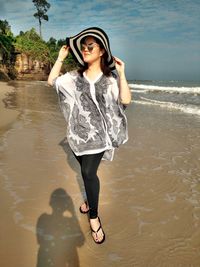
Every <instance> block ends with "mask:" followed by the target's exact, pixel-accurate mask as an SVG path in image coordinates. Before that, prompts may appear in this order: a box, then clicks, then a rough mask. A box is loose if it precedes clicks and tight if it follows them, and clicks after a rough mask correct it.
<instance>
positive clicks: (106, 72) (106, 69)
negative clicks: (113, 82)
mask: <svg viewBox="0 0 200 267" xmlns="http://www.w3.org/2000/svg"><path fill="white" fill-rule="evenodd" d="M87 37H89V36H86V37H85V38H83V39H82V40H81V43H82V44H83V43H84V42H85V39H86V38H87ZM91 37H92V38H94V40H95V42H96V43H97V44H98V45H99V47H100V49H104V53H103V55H102V56H101V62H100V67H101V71H102V72H103V74H104V75H106V76H110V75H111V69H110V68H109V66H108V62H107V58H108V54H107V52H106V50H105V48H104V46H103V44H102V42H101V41H100V40H99V39H98V38H95V37H94V36H91ZM87 69H88V64H87V63H85V64H84V66H81V67H80V68H79V69H78V73H79V74H80V75H81V76H83V72H84V71H85V70H87Z"/></svg>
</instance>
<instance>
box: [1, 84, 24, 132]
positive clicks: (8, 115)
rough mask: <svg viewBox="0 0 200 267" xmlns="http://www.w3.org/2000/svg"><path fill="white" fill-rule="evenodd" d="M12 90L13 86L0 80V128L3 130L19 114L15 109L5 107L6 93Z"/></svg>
mask: <svg viewBox="0 0 200 267" xmlns="http://www.w3.org/2000/svg"><path fill="white" fill-rule="evenodd" d="M13 91H14V87H13V86H10V85H8V82H2V81H0V114H1V120H0V130H4V129H6V128H7V127H9V125H11V124H12V123H13V122H14V121H15V120H16V118H17V117H18V115H19V114H20V113H19V112H18V111H16V110H13V109H9V108H6V107H5V103H4V100H5V98H6V95H7V94H9V93H12V92H13Z"/></svg>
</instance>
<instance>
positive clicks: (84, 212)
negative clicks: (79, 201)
mask: <svg viewBox="0 0 200 267" xmlns="http://www.w3.org/2000/svg"><path fill="white" fill-rule="evenodd" d="M84 203H85V205H86V207H88V208H89V206H88V203H87V201H86V200H85V201H84ZM81 206H82V205H81ZM81 206H80V208H79V211H80V213H83V214H86V213H88V212H89V210H90V209H88V210H87V211H83V210H82V209H81Z"/></svg>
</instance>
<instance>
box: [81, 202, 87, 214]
mask: <svg viewBox="0 0 200 267" xmlns="http://www.w3.org/2000/svg"><path fill="white" fill-rule="evenodd" d="M79 210H80V212H81V213H88V211H89V206H88V203H87V201H85V202H84V203H83V204H82V205H81V206H80V208H79Z"/></svg>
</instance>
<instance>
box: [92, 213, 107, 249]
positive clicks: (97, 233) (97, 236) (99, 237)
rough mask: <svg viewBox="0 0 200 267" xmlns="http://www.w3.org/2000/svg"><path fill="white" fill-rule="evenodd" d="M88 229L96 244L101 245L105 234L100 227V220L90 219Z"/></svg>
mask: <svg viewBox="0 0 200 267" xmlns="http://www.w3.org/2000/svg"><path fill="white" fill-rule="evenodd" d="M90 228H91V231H92V237H93V239H94V242H95V243H96V244H101V243H103V242H104V241H105V237H106V236H105V233H104V231H103V229H102V226H101V221H100V218H99V217H97V218H95V219H90Z"/></svg>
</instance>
